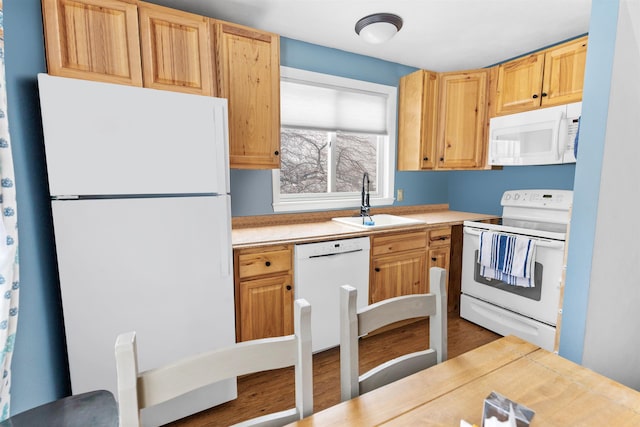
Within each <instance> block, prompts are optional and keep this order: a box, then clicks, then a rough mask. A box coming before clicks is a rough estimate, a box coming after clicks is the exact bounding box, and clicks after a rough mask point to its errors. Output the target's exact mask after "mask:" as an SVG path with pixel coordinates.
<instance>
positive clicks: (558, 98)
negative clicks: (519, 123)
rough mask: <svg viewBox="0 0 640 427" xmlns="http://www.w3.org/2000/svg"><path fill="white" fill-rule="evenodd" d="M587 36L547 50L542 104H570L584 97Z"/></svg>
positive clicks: (545, 105)
mask: <svg viewBox="0 0 640 427" xmlns="http://www.w3.org/2000/svg"><path fill="white" fill-rule="evenodd" d="M586 59H587V37H586V36H585V37H582V38H580V39H577V40H575V41H574V42H570V43H566V44H563V45H561V46H559V47H557V48H554V49H549V50H547V51H546V54H545V59H544V82H543V87H542V106H543V107H547V106H551V105H559V104H568V103H570V102H578V101H580V100H581V99H582V87H583V86H584V67H585V62H586Z"/></svg>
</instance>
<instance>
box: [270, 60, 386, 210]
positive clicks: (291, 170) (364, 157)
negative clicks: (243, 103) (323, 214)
mask: <svg viewBox="0 0 640 427" xmlns="http://www.w3.org/2000/svg"><path fill="white" fill-rule="evenodd" d="M280 76H281V78H280V111H281V113H280V114H281V133H280V157H281V159H280V162H281V166H280V169H276V170H274V171H273V208H274V211H276V212H278V211H301V210H317V209H339V208H356V207H359V206H360V197H361V189H362V180H363V175H364V173H365V172H367V173H368V175H369V180H370V186H369V189H370V203H371V205H372V206H381V205H390V204H392V203H393V178H394V170H395V168H394V164H395V142H396V97H397V89H396V88H395V87H393V86H385V85H380V84H376V83H370V82H364V81H360V80H354V79H347V78H343V77H337V76H332V75H327V74H320V73H315V72H310V71H304V70H299V69H294V68H288V67H281V74H280Z"/></svg>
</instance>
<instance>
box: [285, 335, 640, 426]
mask: <svg viewBox="0 0 640 427" xmlns="http://www.w3.org/2000/svg"><path fill="white" fill-rule="evenodd" d="M492 391H495V392H497V393H500V394H502V395H504V396H506V397H507V398H509V399H511V400H513V401H516V402H518V403H520V404H522V405H524V406H527V407H529V408H530V409H532V410H534V411H535V416H534V417H533V421H532V426H545V427H547V426H561V427H567V426H597V427H602V426H617V427H618V426H640V392H637V391H635V390H633V389H631V388H628V387H626V386H624V385H622V384H620V383H617V382H615V381H613V380H611V379H608V378H606V377H604V376H602V375H599V374H597V373H595V372H593V371H591V370H589V369H586V368H584V367H582V366H579V365H577V364H575V363H573V362H571V361H569V360H567V359H564V358H562V357H560V356H558V355H555V354H553V353H550V352H548V351H546V350H543V349H541V348H539V347H537V346H535V345H533V344H531V343H528V342H526V341H523V340H521V339H519V338H516V337H514V336H508V337H504V338H500V339H498V340H496V341H494V342H492V343H489V344H487V345H484V346H482V347H479V348H477V349H475V350H473V351H470V352H468V353H465V354H462V355H460V356H458V357H455V358H453V359H450V360H448V361H446V362H444V363H441V364H439V365H437V366H434V367H432V368H429V369H426V370H424V371H422V372H418V373H417V374H414V375H411V376H409V377H406V378H404V379H402V380H399V381H396V382H395V383H392V384H389V385H387V386H385V387H382V388H380V389H377V390H374V391H372V392H370V393H366V394H364V395H362V396H360V397H358V398H355V399H352V400H350V401H347V402H342V403H340V404H338V405H335V406H333V407H331V408H328V409H325V410H324V411H320V412H318V413H316V414H314V415H312V416H310V417H307V418H305V419H303V420H301V421H299V422H297V423H294V424H292V425H300V426H330V425H349V426H373V425H379V424H384V425H385V426H415V425H425V426H426V425H439V426H455V427H457V426H458V425H459V424H460V420H461V419H464V420H466V421H468V422H470V423H475V424H477V425H481V424H482V422H481V421H482V420H481V418H482V408H483V402H484V398H485V397H486V396H488V395H489V393H491V392H492Z"/></svg>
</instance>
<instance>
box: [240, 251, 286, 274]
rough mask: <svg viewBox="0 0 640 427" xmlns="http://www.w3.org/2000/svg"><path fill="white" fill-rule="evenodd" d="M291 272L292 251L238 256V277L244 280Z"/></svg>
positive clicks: (241, 254)
mask: <svg viewBox="0 0 640 427" xmlns="http://www.w3.org/2000/svg"><path fill="white" fill-rule="evenodd" d="M289 270H291V249H289V248H284V249H281V250H274V251H271V250H270V251H265V252H255V253H240V254H239V255H238V275H239V277H240V278H242V279H244V278H247V277H253V276H263V275H267V274H271V273H279V272H283V271H289Z"/></svg>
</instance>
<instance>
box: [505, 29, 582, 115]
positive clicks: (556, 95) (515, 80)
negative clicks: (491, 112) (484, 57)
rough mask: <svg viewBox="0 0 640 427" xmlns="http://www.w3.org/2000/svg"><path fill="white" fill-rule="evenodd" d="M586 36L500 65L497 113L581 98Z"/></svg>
mask: <svg viewBox="0 0 640 427" xmlns="http://www.w3.org/2000/svg"><path fill="white" fill-rule="evenodd" d="M586 56H587V36H584V37H581V38H579V39H576V40H573V41H570V42H567V43H563V44H560V45H558V46H555V47H552V48H549V49H545V50H543V51H540V52H536V53H533V54H531V55H528V56H525V57H523V58H518V59H515V60H513V61H509V62H505V63H504V64H500V65H499V66H498V76H497V81H496V86H495V90H492V99H494V100H495V114H496V115H503V114H512V113H517V112H521V111H527V110H532V109H535V108H540V107H549V106H552V105H559V104H567V103H570V102H577V101H580V100H581V99H582V87H583V84H584V68H585V61H586Z"/></svg>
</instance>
